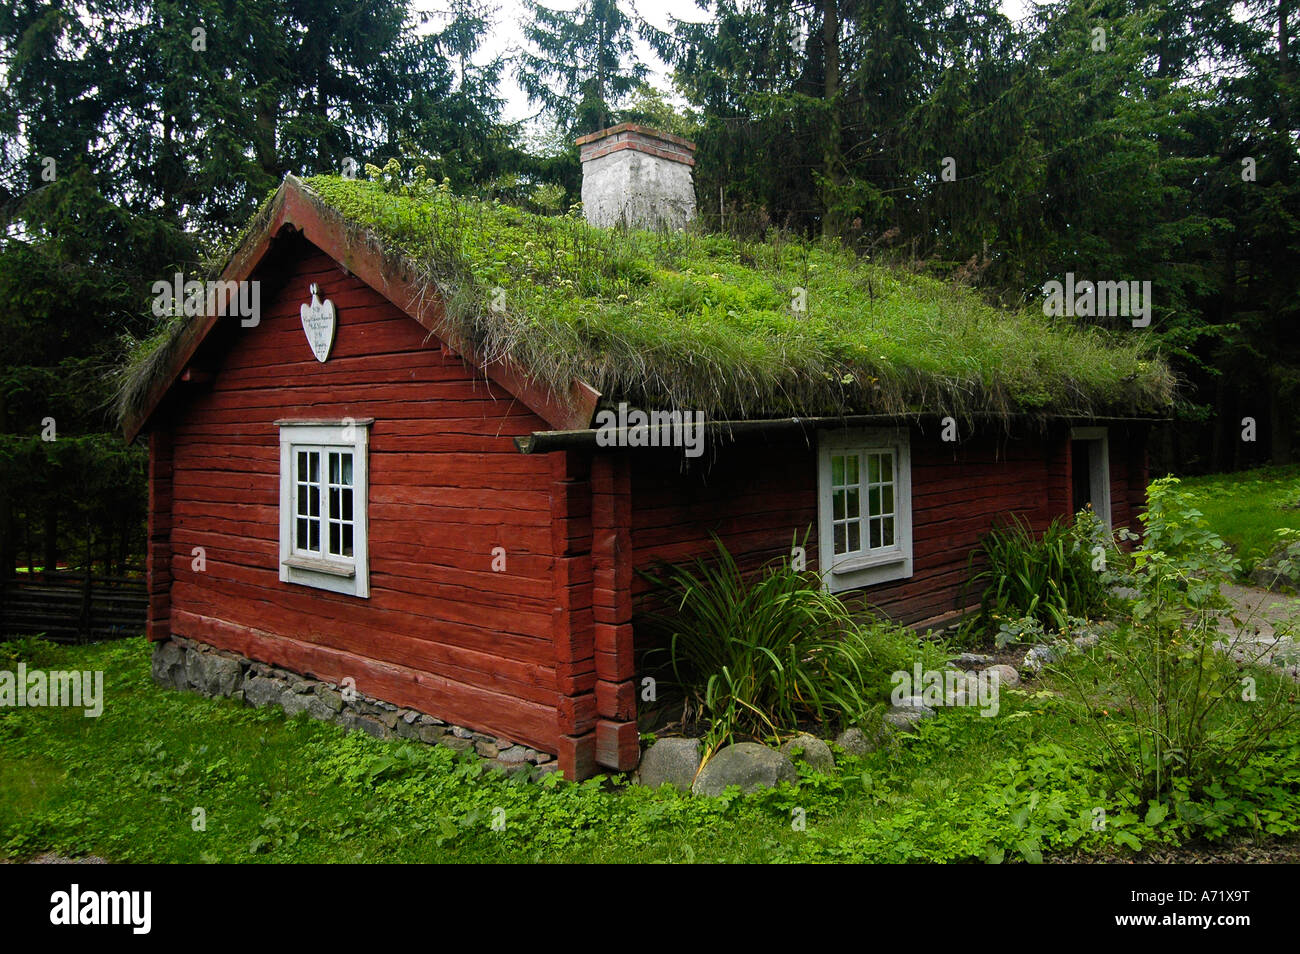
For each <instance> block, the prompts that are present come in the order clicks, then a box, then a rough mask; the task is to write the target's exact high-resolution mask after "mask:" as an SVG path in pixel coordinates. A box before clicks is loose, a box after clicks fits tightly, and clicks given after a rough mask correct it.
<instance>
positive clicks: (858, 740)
mask: <svg viewBox="0 0 1300 954" xmlns="http://www.w3.org/2000/svg"><path fill="white" fill-rule="evenodd" d="M835 744H836V745H838V746H839V747H840V748H842V749H843V750H844V751H845V752H847V753H848V754H849V755H856V756H863V755H867V754H868V753H871V752H874V751H875V750H876V742H875V740H873V739H869V738H867V734H866V733H865V732H863V731H862V730H861V729H859V728H858V727H857V726H856V725H853V726H849V727H848V728H847V729H845V730H844V731H843V732H841V733H840V734H839V737H838V738H836V740H835Z"/></svg>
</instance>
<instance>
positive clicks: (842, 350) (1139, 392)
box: [307, 176, 1173, 418]
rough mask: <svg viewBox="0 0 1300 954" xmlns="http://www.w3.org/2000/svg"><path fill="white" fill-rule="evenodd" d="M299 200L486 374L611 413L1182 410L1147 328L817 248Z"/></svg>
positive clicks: (558, 220) (333, 196)
mask: <svg viewBox="0 0 1300 954" xmlns="http://www.w3.org/2000/svg"><path fill="white" fill-rule="evenodd" d="M307 185H308V186H309V187H310V189H311V190H312V191H313V192H314V193H315V196H316V197H317V198H318V199H319V201H320V202H321V204H322V205H323V206H324V207H325V208H326V209H327V210H332V211H333V212H334V213H336V214H337V215H339V216H340V217H341V218H342V219H343V221H344V222H345V224H346V228H347V229H348V230H349V232H350V238H351V239H352V240H354V241H369V242H373V243H377V244H378V245H379V246H380V247H381V248H382V249H383V251H384V253H385V254H386V255H388V256H390V257H392V258H394V259H399V258H400V259H406V260H407V261H408V262H410V263H411V264H412V265H413V267H414V268H415V269H416V270H417V272H418V273H419V274H421V275H422V276H423V278H424V279H426V280H427V281H428V282H429V283H431V284H432V285H434V286H436V287H437V289H438V291H439V293H440V294H441V295H442V297H443V299H444V300H445V302H446V304H447V314H448V316H449V318H450V319H451V320H452V321H453V322H454V323H455V324H456V326H457V327H458V328H459V329H460V331H461V333H462V334H463V335H464V336H465V337H466V338H467V339H468V340H470V341H472V342H473V343H474V345H475V346H476V348H477V349H478V351H479V354H480V355H482V356H483V357H484V358H485V359H487V360H493V359H496V358H500V357H507V356H508V357H509V358H511V359H512V360H514V361H515V362H517V364H518V365H519V366H520V367H521V368H523V369H524V370H525V371H526V373H528V374H530V375H532V376H533V377H535V378H537V379H539V380H541V381H542V382H544V383H547V384H550V385H553V386H555V385H559V384H561V383H563V382H567V381H569V380H571V379H572V378H573V377H578V378H581V379H582V380H585V381H587V382H588V383H589V384H591V385H592V386H594V387H595V388H596V389H597V390H599V391H600V392H602V394H603V395H604V396H605V398H606V399H608V400H611V401H618V400H627V401H629V402H632V403H633V404H636V405H639V406H643V407H655V408H681V409H688V410H702V411H704V412H705V413H706V414H708V415H709V416H710V417H712V418H720V417H726V418H751V417H775V416H784V415H802V416H806V415H816V414H828V415H829V414H840V413H888V414H902V413H909V412H918V411H928V412H938V413H944V414H952V415H954V416H957V417H964V416H967V415H979V414H993V415H1010V414H1015V413H1028V414H1040V415H1065V416H1091V415H1098V416H1101V415H1133V414H1149V413H1153V412H1163V411H1165V410H1167V408H1168V406H1169V404H1170V402H1171V400H1172V396H1173V376H1172V374H1171V373H1170V371H1169V369H1168V367H1167V365H1166V364H1165V363H1164V361H1163V360H1162V359H1160V358H1159V357H1158V356H1156V355H1154V354H1153V353H1152V352H1151V350H1150V347H1149V344H1148V342H1149V341H1150V338H1148V337H1147V334H1146V332H1145V331H1142V330H1137V329H1125V330H1122V331H1119V332H1117V333H1105V332H1102V331H1100V330H1097V329H1089V328H1082V327H1078V326H1075V325H1073V324H1072V323H1070V322H1069V321H1066V320H1055V321H1054V320H1051V319H1048V318H1046V317H1044V316H1043V315H1042V313H1041V310H1024V311H1007V310H1003V309H998V308H995V307H992V306H990V305H988V304H986V303H985V302H984V301H982V300H981V299H980V298H979V297H978V296H977V295H975V294H974V293H972V292H969V291H966V290H963V289H958V288H954V287H953V286H951V285H948V284H945V283H943V282H940V281H937V280H934V279H930V278H925V277H921V276H917V275H914V274H911V273H907V272H902V271H897V270H891V269H887V268H882V267H879V266H875V265H872V264H870V263H867V262H864V261H862V260H860V259H858V258H857V257H856V256H854V255H853V254H852V253H850V252H846V251H844V250H842V249H839V248H832V247H828V246H826V245H823V244H821V243H809V242H804V241H797V240H791V239H790V238H788V237H778V238H774V239H771V240H769V241H767V242H763V243H755V242H742V241H739V240H736V239H733V238H729V237H725V236H718V235H702V234H698V233H691V232H678V233H661V232H641V231H627V230H607V229H596V228H592V227H590V226H587V225H586V224H585V223H584V222H582V221H581V219H580V218H577V217H575V216H572V215H570V216H564V217H546V216H539V215H534V214H531V213H527V212H523V211H520V210H518V209H515V208H511V207H508V206H502V205H498V204H495V203H491V202H484V201H478V200H475V199H468V198H462V197H458V196H455V195H452V194H451V193H450V192H448V191H446V190H445V189H437V188H429V189H425V190H421V191H419V192H418V193H417V194H415V195H410V194H402V193H397V194H394V193H390V192H386V191H384V189H383V188H381V186H380V185H379V184H377V183H372V182H361V181H355V180H345V179H341V178H337V177H329V176H320V177H315V178H312V179H308V180H307ZM799 289H804V290H805V291H804V292H803V293H800V292H799V291H798V290H799ZM800 298H802V299H803V301H804V302H805V303H806V309H805V310H804V311H802V312H800V311H798V310H796V308H795V307H794V305H795V303H796V302H797V301H798V300H799V299H800Z"/></svg>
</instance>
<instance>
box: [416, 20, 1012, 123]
mask: <svg viewBox="0 0 1300 954" xmlns="http://www.w3.org/2000/svg"><path fill="white" fill-rule="evenodd" d="M543 2H544V3H545V4H546V6H549V7H551V8H552V9H556V10H572V9H574V8H575V7H576V6H578V2H579V0H543ZM496 3H497V4H498V12H497V15H496V18H495V19H496V29H495V31H494V32H493V33H492V34H490V35H489V36H488V38H487V43H486V44H485V49H484V50H483V53H484V57H483V59H490V58H491V57H493V56H496V55H498V54H507V55H508V54H509V53H510V52H511V50H513V49H516V48H518V47H519V45H520V44H522V42H523V40H522V38H521V36H520V32H519V26H518V24H519V21H520V20H521V18H522V17H523V11H524V5H523V3H522V2H520V0H496ZM632 4H633V6H634V7H635V9H636V12H637V13H638V14H639V15H640V16H641V17H643V18H645V19H646V20H648V21H649V22H650V23H652V24H654V25H655V26H656V27H658V28H659V29H661V30H666V29H668V27H669V24H670V23H671V21H672V20H673V19H677V20H688V21H694V22H700V21H703V20H707V19H708V18H709V14H708V12H707V11H705V10H701V9H700V7H699V6H698V5H697V4H696V2H695V0H632ZM1034 5H1035V4H1034V3H1033V0H1002V2H1001V7H1002V12H1003V13H1005V14H1006V15H1007V16H1009V17H1010V18H1011V19H1013V20H1019V19H1020V18H1021V17H1023V16H1024V15H1025V12H1026V11H1027V10H1029V9H1030V8H1031V7H1032V6H1034ZM415 6H416V8H417V9H420V10H428V11H429V12H437V11H439V10H440V9H441V8H442V5H441V4H440V3H439V2H438V0H416V3H415ZM638 48H639V50H640V58H641V62H643V63H645V64H646V65H647V66H648V67H650V83H651V85H653V86H656V87H658V88H659V89H660V90H663V91H664V92H670V90H669V89H668V86H669V84H668V79H667V75H666V70H665V67H664V64H663V63H662V62H661V61H660V60H659V58H658V57H657V56H655V55H654V53H653V52H652V51H651V50H650V48H649V47H647V46H646V45H645V44H643V43H638ZM501 94H502V96H503V97H504V98H505V100H506V105H505V109H504V111H503V112H504V115H503V118H504V119H505V120H506V121H509V122H513V121H515V120H519V119H524V118H526V117H528V116H530V115H532V113H533V112H534V110H533V108H531V107H530V106H529V104H528V98H527V97H526V96H525V95H524V94H523V91H522V90H520V89H519V86H518V84H516V83H515V79H514V76H513V75H512V74H511V72H510V70H509V69H507V70H506V73H505V75H504V76H503V77H502V82H501Z"/></svg>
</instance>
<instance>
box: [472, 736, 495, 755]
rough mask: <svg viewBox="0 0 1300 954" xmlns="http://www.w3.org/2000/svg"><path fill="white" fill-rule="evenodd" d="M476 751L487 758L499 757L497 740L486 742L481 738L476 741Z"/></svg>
mask: <svg viewBox="0 0 1300 954" xmlns="http://www.w3.org/2000/svg"><path fill="white" fill-rule="evenodd" d="M474 751H475V752H477V753H478V754H479V755H481V756H483V758H485V759H494V758H496V757H497V753H498V749H497V744H496V743H495V742H485V741H484V740H483V739H479V740H478V741H477V742H475V743H474Z"/></svg>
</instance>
